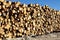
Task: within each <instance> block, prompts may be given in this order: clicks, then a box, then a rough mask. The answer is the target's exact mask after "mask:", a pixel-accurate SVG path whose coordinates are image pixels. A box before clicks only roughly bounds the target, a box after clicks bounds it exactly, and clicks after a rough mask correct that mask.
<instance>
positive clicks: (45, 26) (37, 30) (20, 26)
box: [0, 1, 60, 38]
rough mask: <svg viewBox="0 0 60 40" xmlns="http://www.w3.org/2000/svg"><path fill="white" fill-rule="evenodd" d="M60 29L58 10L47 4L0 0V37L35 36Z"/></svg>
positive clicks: (59, 12) (59, 13)
mask: <svg viewBox="0 0 60 40" xmlns="http://www.w3.org/2000/svg"><path fill="white" fill-rule="evenodd" d="M54 31H60V11H57V10H54V9H52V8H50V7H48V6H47V5H45V6H40V5H39V4H29V5H26V4H21V3H19V2H10V1H4V2H1V1H0V38H16V37H22V36H24V35H27V36H31V35H32V36H36V35H42V34H47V33H51V32H54Z"/></svg>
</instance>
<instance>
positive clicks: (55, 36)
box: [7, 32, 60, 40]
mask: <svg viewBox="0 0 60 40" xmlns="http://www.w3.org/2000/svg"><path fill="white" fill-rule="evenodd" d="M7 40H60V32H58V33H51V34H47V35H42V36H36V37H23V38H13V39H9V38H8V39H7Z"/></svg>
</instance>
